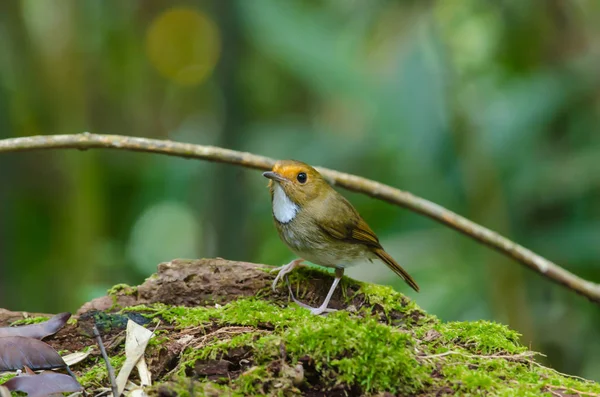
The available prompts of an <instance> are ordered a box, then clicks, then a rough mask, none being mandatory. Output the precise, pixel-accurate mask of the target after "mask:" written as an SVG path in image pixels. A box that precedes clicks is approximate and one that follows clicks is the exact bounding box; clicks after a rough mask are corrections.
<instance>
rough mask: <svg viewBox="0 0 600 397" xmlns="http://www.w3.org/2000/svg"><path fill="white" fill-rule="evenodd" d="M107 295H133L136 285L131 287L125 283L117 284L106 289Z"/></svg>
mask: <svg viewBox="0 0 600 397" xmlns="http://www.w3.org/2000/svg"><path fill="white" fill-rule="evenodd" d="M106 294H107V295H108V296H116V295H119V294H121V295H135V294H137V287H132V286H130V285H127V284H117V285H114V286H113V287H112V288H110V289H108V290H107V291H106Z"/></svg>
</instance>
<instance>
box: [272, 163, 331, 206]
mask: <svg viewBox="0 0 600 397" xmlns="http://www.w3.org/2000/svg"><path fill="white" fill-rule="evenodd" d="M263 176H264V177H266V178H269V179H270V181H269V188H270V190H271V194H273V191H274V190H275V188H276V186H277V185H278V186H279V187H281V189H282V190H283V192H284V193H285V195H286V196H287V197H288V198H289V199H290V200H291V201H293V202H294V203H295V204H298V205H300V206H302V205H304V204H306V203H308V202H310V201H312V200H314V199H315V198H317V197H319V195H321V194H324V193H325V192H326V191H327V189H331V187H330V186H329V184H328V183H327V181H326V180H325V179H324V178H323V176H322V175H321V174H320V173H319V172H318V171H317V170H315V169H314V168H313V167H311V166H310V165H308V164H305V163H302V162H300V161H296V160H281V161H278V162H277V163H275V165H274V166H273V169H272V170H271V171H268V172H265V173H263Z"/></svg>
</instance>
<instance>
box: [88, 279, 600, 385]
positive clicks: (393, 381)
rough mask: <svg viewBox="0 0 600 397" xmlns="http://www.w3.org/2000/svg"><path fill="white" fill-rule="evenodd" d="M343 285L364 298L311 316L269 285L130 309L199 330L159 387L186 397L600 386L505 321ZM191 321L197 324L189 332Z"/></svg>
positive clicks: (98, 372) (98, 368) (99, 373)
mask: <svg viewBox="0 0 600 397" xmlns="http://www.w3.org/2000/svg"><path fill="white" fill-rule="evenodd" d="M322 276H323V272H322V271H320V270H315V269H303V270H302V271H301V272H295V274H293V277H292V282H293V283H294V284H295V286H298V288H299V289H300V290H301V291H299V292H302V291H303V288H304V287H303V284H306V283H304V282H303V280H304V281H307V280H309V279H312V278H316V277H322ZM342 286H345V287H348V288H346V290H347V291H351V292H349V295H350V296H347V297H346V299H347V301H348V302H366V304H364V305H359V306H361V307H359V310H358V311H354V312H348V311H340V312H334V313H330V314H328V315H327V316H313V315H312V314H310V312H309V311H308V310H306V309H303V308H300V307H298V306H296V305H294V304H290V306H289V307H281V306H280V305H277V304H275V303H274V302H271V301H270V300H269V299H270V298H269V297H270V296H272V295H270V294H269V293H268V292H265V293H264V294H263V295H261V296H260V297H254V298H244V299H239V300H236V301H233V302H230V303H228V304H226V305H224V306H217V307H212V306H211V307H172V306H167V305H163V304H154V305H150V306H136V307H130V308H126V309H124V310H126V311H132V312H138V313H142V314H143V315H144V316H147V317H149V318H152V319H154V321H159V320H160V321H161V323H162V324H165V323H168V324H170V325H174V326H175V329H174V330H172V329H171V330H169V331H168V332H178V331H179V330H184V329H185V330H186V332H185V335H188V336H189V335H193V336H194V339H193V341H192V343H191V344H190V345H189V347H187V348H186V349H185V350H184V351H183V352H182V353H181V354H180V355H179V356H178V362H177V364H176V367H175V368H174V369H173V370H172V371H171V372H170V373H169V376H163V378H162V379H160V378H159V379H158V384H157V385H156V386H155V387H154V388H153V390H154V391H157V390H158V389H159V388H160V387H161V386H160V385H161V383H162V384H163V386H166V387H169V388H170V390H171V391H173V392H174V393H177V395H181V396H189V395H191V394H195V395H231V396H238V395H240V396H242V395H268V396H275V395H281V396H284V395H294V394H302V393H305V392H306V391H307V390H311V387H314V388H315V389H314V390H318V392H319V393H324V394H327V393H328V392H332V391H333V389H334V388H340V387H341V388H342V389H346V390H348V391H349V394H352V393H355V392H356V391H357V390H358V391H360V392H362V393H364V394H371V395H375V394H378V393H382V392H391V393H399V394H403V395H404V394H418V395H436V394H440V393H441V394H459V395H479V394H491V395H499V396H534V395H543V394H547V395H551V392H552V391H554V392H558V393H562V394H577V393H579V392H583V393H600V385H598V384H597V383H594V382H586V381H583V380H580V379H574V378H569V377H567V376H565V375H562V374H559V373H557V372H555V371H553V370H551V369H548V368H545V367H543V366H541V365H540V364H538V363H536V362H535V361H534V353H532V352H529V351H528V350H527V349H526V348H525V347H524V346H522V345H521V344H520V342H519V337H520V335H519V334H518V333H517V332H515V331H512V330H510V329H509V328H508V327H506V326H504V325H501V324H497V323H493V322H488V321H475V322H450V323H443V322H441V321H440V320H439V319H437V318H436V317H435V316H432V315H429V314H427V313H425V312H424V311H423V310H422V309H421V308H419V307H418V306H417V305H416V304H415V303H414V302H412V301H411V300H409V299H408V298H406V297H405V296H403V295H402V294H400V293H398V292H396V291H394V290H392V289H391V288H389V287H383V286H375V285H371V284H365V283H355V282H354V281H352V280H350V279H344V281H343V283H342ZM382 313H385V316H383V315H382ZM389 319H400V320H401V321H400V322H397V321H390V320H389ZM191 328H194V331H193V332H192V333H189V332H187V330H189V329H191ZM161 332H162V331H161ZM167 335H168V334H163V335H161V336H159V337H158V338H156V339H154V340H153V341H151V342H150V349H153V348H154V349H156V350H160V349H163V347H162V346H163V345H164V344H167V343H171V342H172V340H170V339H169V338H167ZM156 350H155V351H156ZM240 352H242V353H240ZM240 354H242V356H243V357H244V361H245V364H244V365H243V368H239V367H238V368H237V369H236V370H233V372H227V373H225V374H224V375H223V377H222V379H219V380H215V379H213V378H212V377H211V379H212V380H208V379H206V378H203V377H202V372H200V374H198V373H196V367H197V366H196V364H197V363H198V361H199V360H200V362H201V363H202V365H207V366H209V367H210V365H211V363H215V362H217V361H215V360H227V361H230V362H231V363H235V365H240V366H241V364H239V363H240V357H242V356H240ZM300 364H302V365H301V366H302V368H304V371H306V373H305V376H304V383H303V384H299V383H298V379H297V378H294V376H295V375H294V370H295V371H296V372H295V373H296V374H297V373H298V370H297V366H298V365H300ZM232 365H233V364H232ZM91 371H92V373H91V374H90V373H89V372H88V373H87V374H86V379H87V380H86V379H84V380H83V382H86V381H88V382H92V380H93V379H94V380H95V379H98V378H100V379H105V378H106V369H105V367H104V363H102V362H97V363H95V364H94V365H93V367H92V369H91ZM94 371H95V373H94ZM290 374H291V375H290ZM198 376H200V377H199V378H198ZM192 378H193V379H196V380H194V381H192V380H190V379H192ZM300 378H301V377H300ZM164 382H167V383H164ZM190 382H193V387H192V385H191V383H190ZM315 382H316V383H315ZM190 390H194V392H193V393H191V392H190ZM350 391H352V392H351V393H350Z"/></svg>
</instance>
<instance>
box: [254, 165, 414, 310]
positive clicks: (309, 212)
mask: <svg viewBox="0 0 600 397" xmlns="http://www.w3.org/2000/svg"><path fill="white" fill-rule="evenodd" d="M263 176H264V177H266V178H269V179H270V181H269V190H270V192H271V202H272V205H273V219H274V221H275V227H276V228H277V232H278V233H279V237H280V238H281V239H282V240H283V242H284V243H285V244H286V245H287V246H288V247H289V248H290V249H291V250H292V251H293V252H294V253H295V254H296V255H298V256H299V257H300V259H295V260H293V261H291V262H290V263H288V264H287V265H284V266H281V267H279V268H277V269H275V271H278V274H277V277H276V278H275V280H274V281H273V289H275V287H276V285H277V282H278V281H279V280H280V279H282V278H285V279H286V281H287V283H288V288H289V290H290V294H291V296H292V299H293V300H294V302H296V303H298V304H299V305H300V306H302V307H306V308H308V309H310V311H311V312H312V313H313V314H321V313H324V312H331V311H334V310H333V309H329V308H328V307H327V306H328V305H329V301H330V300H331V297H332V295H333V292H334V291H335V288H336V287H337V285H338V283H339V282H340V280H341V279H342V276H343V275H344V269H345V268H346V267H348V266H351V265H353V264H355V263H356V262H361V261H364V260H369V261H371V262H372V260H373V259H381V260H382V261H383V262H384V263H385V264H386V265H387V266H388V267H389V268H390V269H392V270H393V271H394V272H395V273H396V274H397V275H399V276H400V277H402V278H403V279H404V281H406V283H407V284H408V285H410V286H411V287H412V288H413V289H414V290H415V291H417V292H418V291H419V286H418V285H417V283H416V282H415V280H413V278H412V277H411V276H410V275H409V274H408V273H407V272H406V270H404V269H403V268H402V267H400V265H398V263H396V261H395V260H394V259H393V258H392V257H391V256H390V255H389V254H388V253H387V252H385V250H384V249H383V247H382V246H381V244H380V243H379V239H378V238H377V236H376V235H375V233H374V232H373V231H372V230H371V228H370V227H369V225H367V223H366V222H365V221H364V220H363V219H362V218H361V216H360V215H359V214H358V212H357V211H356V209H355V208H354V207H353V206H352V204H350V202H349V201H348V200H346V199H345V198H344V197H343V196H342V195H341V194H339V193H338V192H337V191H335V190H334V189H333V187H331V185H330V184H329V183H328V182H327V181H326V180H325V179H324V178H323V176H321V174H320V173H319V172H318V171H317V170H315V169H314V168H313V167H311V166H310V165H308V164H305V163H302V162H300V161H295V160H283V161H278V162H277V163H276V164H275V165H274V166H273V170H272V171H268V172H265V173H263ZM304 260H308V261H310V262H312V263H314V264H317V265H320V266H325V267H331V268H334V269H335V279H334V281H333V284H332V285H331V288H330V289H329V292H328V293H327V296H326V297H325V300H324V301H323V304H322V305H321V306H319V307H316V308H315V307H311V306H308V305H306V304H304V303H302V302H299V301H298V300H297V299H296V298H295V297H294V294H293V293H292V290H291V287H290V285H289V281H288V279H287V275H288V274H289V273H290V272H291V271H292V270H294V269H295V268H296V267H298V266H302V261H304Z"/></svg>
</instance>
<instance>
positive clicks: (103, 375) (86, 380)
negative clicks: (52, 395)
mask: <svg viewBox="0 0 600 397" xmlns="http://www.w3.org/2000/svg"><path fill="white" fill-rule="evenodd" d="M93 360H94V364H93V365H92V366H91V367H90V368H88V369H86V370H85V371H84V372H83V374H82V375H81V376H79V377H77V380H78V381H79V383H81V385H82V386H83V387H84V389H85V390H88V389H89V390H92V389H96V388H99V387H102V386H105V385H106V384H107V383H108V371H107V369H106V363H105V362H104V360H103V359H102V357H97V358H94V359H93ZM109 360H110V364H111V365H112V366H113V368H114V369H115V374H117V373H119V370H120V369H121V367H122V366H123V363H124V362H125V355H124V354H120V355H117V356H114V357H109Z"/></svg>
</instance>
